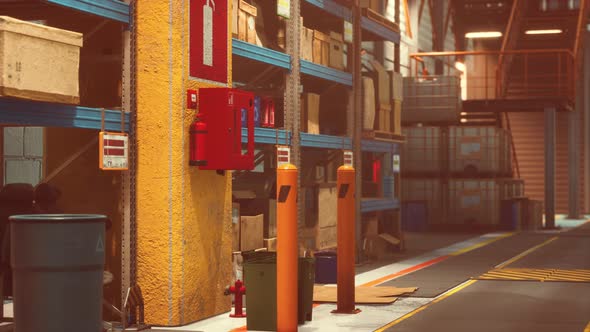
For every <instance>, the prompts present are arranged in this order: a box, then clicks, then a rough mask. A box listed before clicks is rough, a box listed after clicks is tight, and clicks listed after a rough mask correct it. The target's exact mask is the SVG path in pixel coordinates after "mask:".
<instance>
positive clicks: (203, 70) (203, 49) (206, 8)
mask: <svg viewBox="0 0 590 332" xmlns="http://www.w3.org/2000/svg"><path fill="white" fill-rule="evenodd" d="M227 8H228V7H227V0H191V2H190V51H189V52H190V54H189V59H190V76H192V77H196V78H201V79H206V80H211V81H215V82H221V83H224V84H225V83H227V58H228V56H227V43H228V38H229V36H228V32H227Z"/></svg>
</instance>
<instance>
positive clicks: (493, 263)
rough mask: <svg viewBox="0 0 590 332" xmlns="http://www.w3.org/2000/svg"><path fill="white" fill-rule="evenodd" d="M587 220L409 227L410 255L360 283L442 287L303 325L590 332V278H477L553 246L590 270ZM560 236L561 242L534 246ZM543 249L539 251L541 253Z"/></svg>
mask: <svg viewBox="0 0 590 332" xmlns="http://www.w3.org/2000/svg"><path fill="white" fill-rule="evenodd" d="M584 222H585V220H575V221H574V220H565V219H563V218H561V219H558V221H557V224H558V225H559V226H562V228H561V229H560V230H558V231H551V232H544V231H538V232H535V233H521V234H514V233H492V234H483V235H479V234H448V233H422V234H420V233H414V234H412V233H408V234H407V235H406V236H407V237H406V239H407V240H408V249H407V250H406V251H405V252H404V253H401V254H396V255H393V256H391V257H389V260H388V261H386V262H379V263H373V264H367V265H364V266H361V267H358V268H357V276H356V284H357V285H367V286H375V287H379V285H391V284H393V285H396V283H397V282H399V281H405V282H408V283H412V284H413V286H417V287H421V288H428V287H432V286H435V288H437V291H436V292H430V294H424V295H423V297H418V296H416V294H414V295H412V296H410V297H404V298H400V299H399V300H398V301H396V302H394V303H393V304H390V305H378V306H376V305H368V306H361V305H359V306H358V308H360V309H361V310H362V311H361V313H359V314H356V315H335V314H332V313H331V311H332V310H333V309H334V308H335V305H332V304H321V305H318V306H316V307H315V308H314V312H313V320H312V321H311V322H307V323H306V324H304V325H301V326H299V331H310V332H311V331H519V332H520V331H579V332H589V331H590V327H589V329H588V331H585V330H584V329H585V328H586V325H587V324H588V323H589V322H590V295H586V296H580V295H581V294H590V283H563V282H551V283H549V282H546V283H541V282H522V281H520V282H519V281H483V280H477V281H476V280H471V278H472V277H477V275H478V274H479V273H483V272H487V270H488V269H492V268H494V267H497V266H502V264H503V263H504V264H506V262H508V263H510V267H512V264H514V265H513V266H514V267H517V266H522V264H524V263H527V262H529V261H530V262H531V263H530V264H533V265H537V263H538V261H539V260H541V261H543V262H545V261H544V260H543V258H542V257H543V256H547V252H552V251H556V252H559V253H561V254H555V255H554V256H552V257H553V258H551V259H552V260H556V259H558V260H557V262H559V264H557V265H553V266H557V267H560V266H564V267H568V268H570V267H578V266H579V267H580V268H588V267H587V266H588V264H589V263H590V250H588V246H589V245H590V244H589V243H590V232H587V231H584V229H585V228H588V229H589V230H590V224H586V225H585V226H584V227H583V228H578V229H577V230H576V231H577V233H573V232H568V231H569V230H571V229H572V228H574V227H577V226H579V225H581V224H583V223H584ZM556 236H557V237H559V239H558V240H555V241H552V242H551V243H549V244H547V245H546V246H543V247H539V248H538V249H536V250H535V251H532V252H529V251H530V250H529V249H530V248H535V247H538V246H539V245H540V244H543V243H544V242H546V240H547V239H548V238H551V237H556ZM568 239H575V240H568ZM551 245H554V247H551ZM552 249H553V250H552ZM537 251H538V254H539V255H535V254H536V253H537ZM523 252H524V253H527V255H526V257H525V256H522V255H523V254H522V253H523ZM584 252H585V253H584ZM560 255H565V256H566V257H569V261H570V263H568V264H565V263H563V259H562V258H563V257H561V256H560ZM521 256H522V257H521ZM539 257H540V258H539ZM525 265H526V264H525ZM544 266H552V264H550V263H546V264H545V265H544ZM531 267H534V266H531ZM441 271H447V273H449V275H450V276H451V277H450V278H442V277H443V273H442V272H441ZM420 276H422V277H420ZM437 278H438V279H439V280H438V281H437ZM435 293H436V294H435ZM438 293H442V294H438ZM417 294H418V293H417ZM418 295H419V294H418ZM155 330H157V328H155ZM168 330H170V331H174V330H176V331H246V330H247V329H246V319H233V318H229V317H228V314H222V315H219V316H217V317H213V318H211V319H207V320H204V321H201V322H197V323H194V324H190V325H187V326H184V327H180V328H177V329H170V328H168Z"/></svg>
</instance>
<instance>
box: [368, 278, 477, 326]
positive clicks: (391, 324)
mask: <svg viewBox="0 0 590 332" xmlns="http://www.w3.org/2000/svg"><path fill="white" fill-rule="evenodd" d="M476 281H477V280H469V281H467V282H465V283H463V284H462V285H459V286H457V287H455V288H453V289H451V290H450V291H448V292H446V293H444V294H443V295H441V296H439V297H437V298H436V299H434V300H433V301H432V302H430V303H428V304H425V305H423V306H421V307H420V308H418V309H416V310H414V311H412V312H410V313H407V314H405V315H403V316H402V317H400V318H398V319H396V320H394V321H393V322H391V323H389V324H387V325H384V326H382V327H380V328H378V329H376V330H375V332H383V331H385V330H386V329H388V328H390V327H392V326H395V325H397V324H399V323H401V322H403V321H404V320H406V319H408V318H410V317H412V316H414V315H415V314H417V313H419V312H421V311H424V310H426V308H428V307H430V306H431V305H433V304H435V303H438V302H440V301H442V300H444V299H446V298H448V297H449V296H451V295H453V294H455V293H457V292H459V291H461V290H463V289H465V288H467V287H469V286H471V285H473V284H474V283H475V282H476Z"/></svg>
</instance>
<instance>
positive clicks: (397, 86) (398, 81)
mask: <svg viewBox="0 0 590 332" xmlns="http://www.w3.org/2000/svg"><path fill="white" fill-rule="evenodd" d="M392 76H393V77H392V80H393V84H392V85H391V95H392V96H393V99H395V100H399V101H403V100H404V77H403V76H402V74H400V73H396V72H393V73H392Z"/></svg>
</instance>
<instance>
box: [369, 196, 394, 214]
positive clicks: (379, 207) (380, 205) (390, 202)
mask: <svg viewBox="0 0 590 332" xmlns="http://www.w3.org/2000/svg"><path fill="white" fill-rule="evenodd" d="M399 208H400V204H399V200H397V199H394V198H369V199H363V200H362V201H361V211H362V212H364V213H366V212H376V211H385V210H394V209H399Z"/></svg>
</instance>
